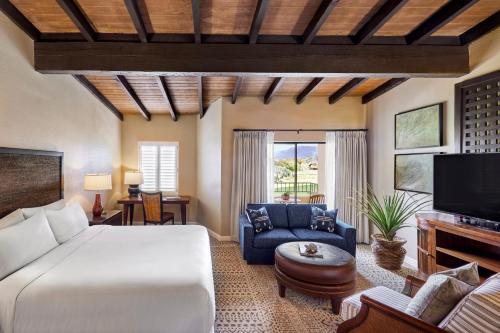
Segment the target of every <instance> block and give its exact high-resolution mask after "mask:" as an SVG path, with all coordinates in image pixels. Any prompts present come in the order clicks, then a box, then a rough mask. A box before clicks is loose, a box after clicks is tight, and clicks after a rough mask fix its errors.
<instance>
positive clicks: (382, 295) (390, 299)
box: [340, 286, 411, 320]
mask: <svg viewBox="0 0 500 333" xmlns="http://www.w3.org/2000/svg"><path fill="white" fill-rule="evenodd" d="M363 294H364V295H366V296H368V297H370V298H372V299H374V300H377V301H379V302H381V303H383V304H385V305H388V306H390V307H392V308H394V309H396V310H399V311H401V312H404V311H405V309H406V307H407V306H408V304H409V303H410V301H411V298H410V297H408V296H406V295H403V294H401V293H398V292H397V291H394V290H392V289H389V288H387V287H383V286H379V287H375V288H371V289H368V290H365V291H362V292H360V293H357V294H354V295H352V296H349V297H347V298H345V299H344V300H343V301H342V305H341V307H340V315H341V316H342V319H343V320H349V319H351V318H354V317H355V316H356V315H357V314H358V312H359V310H360V309H361V300H360V297H361V295H363Z"/></svg>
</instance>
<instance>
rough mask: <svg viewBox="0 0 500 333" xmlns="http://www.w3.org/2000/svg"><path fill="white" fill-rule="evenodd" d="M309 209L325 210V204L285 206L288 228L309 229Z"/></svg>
mask: <svg viewBox="0 0 500 333" xmlns="http://www.w3.org/2000/svg"><path fill="white" fill-rule="evenodd" d="M311 207H318V208H320V209H323V210H324V209H326V205H325V204H314V205H311V204H290V205H286V211H287V215H288V224H289V226H290V228H309V225H310V223H311Z"/></svg>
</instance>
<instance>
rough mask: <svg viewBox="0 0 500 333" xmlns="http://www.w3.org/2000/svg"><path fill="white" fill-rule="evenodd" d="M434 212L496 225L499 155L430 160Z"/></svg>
mask: <svg viewBox="0 0 500 333" xmlns="http://www.w3.org/2000/svg"><path fill="white" fill-rule="evenodd" d="M433 200H434V209H435V210H438V211H443V212H447V213H452V214H457V215H461V216H467V217H472V218H478V219H483V220H489V221H496V222H499V221H500V153H484V154H445V155H435V156H434V199H433Z"/></svg>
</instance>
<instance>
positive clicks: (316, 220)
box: [310, 206, 338, 232]
mask: <svg viewBox="0 0 500 333" xmlns="http://www.w3.org/2000/svg"><path fill="white" fill-rule="evenodd" d="M337 212H338V209H333V210H323V209H321V208H318V207H315V206H312V207H311V225H310V227H311V229H312V230H319V231H327V232H334V231H335V222H337Z"/></svg>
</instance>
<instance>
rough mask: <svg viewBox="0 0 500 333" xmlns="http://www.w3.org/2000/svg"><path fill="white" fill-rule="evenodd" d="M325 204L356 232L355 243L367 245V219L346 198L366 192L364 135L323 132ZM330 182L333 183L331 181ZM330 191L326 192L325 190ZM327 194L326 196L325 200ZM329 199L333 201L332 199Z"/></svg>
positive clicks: (362, 133) (368, 240)
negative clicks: (325, 184)
mask: <svg viewBox="0 0 500 333" xmlns="http://www.w3.org/2000/svg"><path fill="white" fill-rule="evenodd" d="M326 144H327V145H326V148H327V150H330V151H327V155H328V154H330V155H331V156H332V157H331V158H330V159H329V160H330V163H328V161H327V166H326V172H327V173H331V175H330V177H327V179H331V180H330V181H329V183H331V184H327V200H328V202H333V206H334V207H336V208H338V209H339V213H338V214H339V215H338V216H339V218H340V219H341V220H343V221H344V222H346V223H348V224H350V225H352V226H354V227H355V228H356V235H357V236H356V237H357V241H358V243H367V244H368V243H369V242H370V230H369V224H368V219H367V218H366V217H364V216H363V215H361V214H359V213H358V211H357V210H356V209H355V207H354V205H353V204H352V202H351V201H350V200H349V199H348V198H352V197H354V196H355V194H356V193H359V194H363V195H364V194H366V192H367V183H368V182H367V177H368V169H367V147H366V132H365V131H337V132H327V140H326ZM332 180H333V181H332ZM328 189H330V190H328ZM328 194H330V195H329V196H328ZM332 197H333V198H332Z"/></svg>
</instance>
